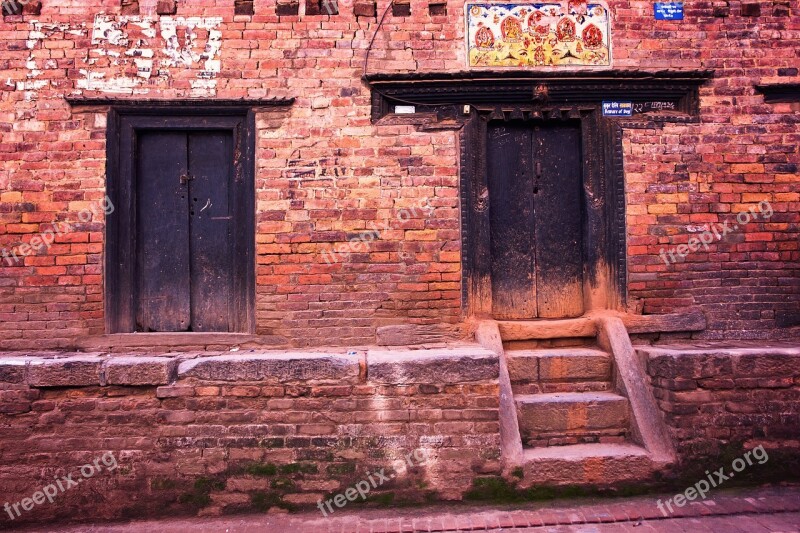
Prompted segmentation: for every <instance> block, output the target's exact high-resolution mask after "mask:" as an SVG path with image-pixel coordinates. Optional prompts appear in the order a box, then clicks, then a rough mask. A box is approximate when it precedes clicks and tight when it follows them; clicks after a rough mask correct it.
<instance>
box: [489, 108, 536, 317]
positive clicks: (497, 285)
mask: <svg viewBox="0 0 800 533" xmlns="http://www.w3.org/2000/svg"><path fill="white" fill-rule="evenodd" d="M531 147H532V142H531V130H530V128H529V127H527V126H525V125H524V124H518V123H497V124H490V126H489V133H488V139H487V156H488V161H487V167H488V181H489V191H490V193H489V211H490V218H491V252H492V315H493V316H494V317H495V318H498V319H526V318H534V317H536V291H537V287H536V279H535V277H534V274H533V273H534V243H533V216H534V211H533V195H532V189H533V171H532V153H531Z"/></svg>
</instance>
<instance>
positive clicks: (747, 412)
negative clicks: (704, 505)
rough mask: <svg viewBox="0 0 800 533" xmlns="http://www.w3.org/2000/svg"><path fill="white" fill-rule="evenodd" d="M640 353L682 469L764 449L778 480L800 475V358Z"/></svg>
mask: <svg viewBox="0 0 800 533" xmlns="http://www.w3.org/2000/svg"><path fill="white" fill-rule="evenodd" d="M639 353H640V355H642V356H643V357H645V358H646V360H647V373H648V375H649V377H650V380H651V383H652V386H653V391H654V394H655V396H656V399H657V402H658V405H659V406H660V408H661V410H662V411H663V413H664V417H665V420H666V423H667V425H668V426H669V428H670V433H671V436H672V439H673V442H674V443H675V447H676V449H677V451H678V455H679V457H681V459H682V461H683V463H684V464H688V461H687V459H693V460H695V462H698V461H697V460H698V459H702V458H709V457H716V456H719V455H724V454H730V453H736V450H741V449H752V448H754V447H756V446H758V445H763V446H764V447H765V448H766V449H767V450H770V453H771V454H772V452H774V455H776V457H775V458H774V460H773V459H771V460H770V462H771V464H770V467H771V468H773V469H774V470H773V472H774V473H776V474H777V475H788V473H790V472H793V473H794V475H800V462H798V457H800V456H798V452H799V451H800V350H798V349H797V348H796V347H792V348H775V347H772V348H764V347H758V348H740V349H725V348H717V349H714V348H709V349H702V348H686V349H680V348H671V347H669V348H659V347H647V348H639ZM782 458H793V459H792V460H791V461H784V462H782ZM702 464H703V465H704V468H708V467H709V466H711V465H710V464H707V463H705V462H704V463H702ZM719 466H722V465H719Z"/></svg>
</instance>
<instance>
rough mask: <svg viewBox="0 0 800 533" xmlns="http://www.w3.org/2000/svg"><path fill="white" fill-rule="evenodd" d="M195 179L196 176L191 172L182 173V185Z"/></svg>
mask: <svg viewBox="0 0 800 533" xmlns="http://www.w3.org/2000/svg"><path fill="white" fill-rule="evenodd" d="M193 179H194V177H193V176H191V175H189V174H181V185H186V184H187V183H189V182H190V181H191V180H193Z"/></svg>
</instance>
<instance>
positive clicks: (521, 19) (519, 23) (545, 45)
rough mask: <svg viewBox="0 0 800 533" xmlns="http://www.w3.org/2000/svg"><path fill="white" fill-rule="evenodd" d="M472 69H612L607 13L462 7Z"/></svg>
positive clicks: (584, 7)
mask: <svg viewBox="0 0 800 533" xmlns="http://www.w3.org/2000/svg"><path fill="white" fill-rule="evenodd" d="M466 13H467V15H466V16H467V32H466V33H467V51H468V58H469V59H468V60H469V66H471V67H566V66H608V65H611V52H610V35H611V23H610V17H609V13H608V9H607V8H606V7H605V6H603V5H601V4H597V3H591V2H585V1H576V0H570V1H569V2H563V3H554V2H551V3H541V4H537V3H533V4H507V3H498V4H472V3H468V4H467V5H466Z"/></svg>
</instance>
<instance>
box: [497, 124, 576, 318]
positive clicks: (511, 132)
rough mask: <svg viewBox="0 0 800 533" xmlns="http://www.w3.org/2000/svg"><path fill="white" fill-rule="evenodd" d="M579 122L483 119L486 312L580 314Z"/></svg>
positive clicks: (507, 315) (526, 315)
mask: <svg viewBox="0 0 800 533" xmlns="http://www.w3.org/2000/svg"><path fill="white" fill-rule="evenodd" d="M581 153H582V150H581V128H580V124H572V123H569V122H565V123H554V124H550V123H525V122H490V123H489V125H488V130H487V152H486V154H487V161H486V163H487V181H488V188H489V199H490V201H489V219H490V228H491V229H490V238H491V284H492V315H493V316H494V317H495V318H498V319H507V320H510V319H531V318H537V317H541V318H555V317H573V316H580V315H581V314H583V309H584V302H583V272H584V259H583V257H584V253H583V232H584V223H583V161H582V155H581Z"/></svg>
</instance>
